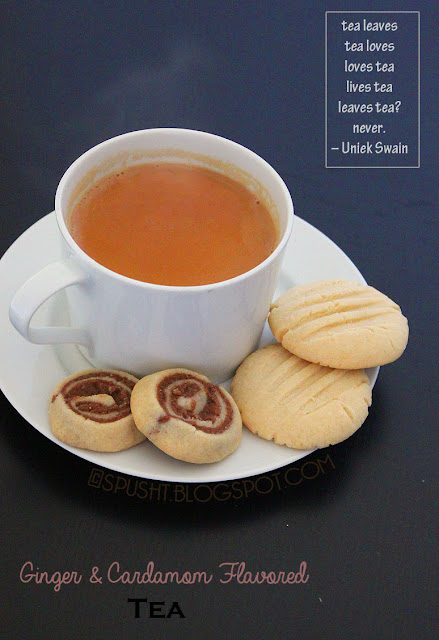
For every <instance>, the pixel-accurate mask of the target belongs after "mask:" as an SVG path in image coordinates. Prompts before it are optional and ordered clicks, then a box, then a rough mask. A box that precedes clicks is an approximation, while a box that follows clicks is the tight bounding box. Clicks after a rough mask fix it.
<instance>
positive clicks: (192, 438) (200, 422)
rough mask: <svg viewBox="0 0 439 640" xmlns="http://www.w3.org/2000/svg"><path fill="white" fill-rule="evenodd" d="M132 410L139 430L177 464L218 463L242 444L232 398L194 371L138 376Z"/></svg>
mask: <svg viewBox="0 0 439 640" xmlns="http://www.w3.org/2000/svg"><path fill="white" fill-rule="evenodd" d="M131 410H132V412H133V416H134V420H135V421H136V425H137V427H138V429H140V431H142V433H144V434H145V436H146V437H147V438H148V439H149V440H151V442H153V443H154V444H155V445H156V446H157V447H158V448H159V449H161V450H162V451H164V452H165V453H167V454H168V455H170V456H172V457H174V458H178V459H179V460H185V461H186V462H195V463H206V462H217V461H218V460H222V459H223V458H225V457H226V456H228V455H230V454H231V453H232V452H233V451H235V449H236V448H237V447H238V445H239V443H240V442H241V437H242V421H241V415H240V413H239V410H238V407H237V406H236V404H235V402H234V400H233V398H232V397H231V396H230V394H228V393H227V391H225V390H224V389H222V388H221V387H218V386H216V385H214V384H212V383H211V382H210V381H209V380H208V378H206V377H205V376H203V375H201V374H199V373H195V372H194V371H189V370H187V369H167V370H166V371H160V372H159V373H154V374H152V375H150V376H146V377H145V378H142V380H140V382H138V383H137V384H136V386H135V387H134V390H133V393H132V396H131Z"/></svg>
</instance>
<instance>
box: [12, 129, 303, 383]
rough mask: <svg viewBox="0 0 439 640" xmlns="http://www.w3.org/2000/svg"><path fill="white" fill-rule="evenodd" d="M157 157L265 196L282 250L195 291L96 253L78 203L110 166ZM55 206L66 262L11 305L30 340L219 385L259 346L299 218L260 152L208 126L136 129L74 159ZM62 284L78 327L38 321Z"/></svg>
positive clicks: (138, 370) (99, 363)
mask: <svg viewBox="0 0 439 640" xmlns="http://www.w3.org/2000/svg"><path fill="white" fill-rule="evenodd" d="M154 160H161V161H170V162H173V161H178V162H186V163H190V164H198V165H201V166H205V167H208V168H211V169H214V170H216V171H220V172H223V173H225V174H226V175H229V176H230V177H232V178H234V179H236V180H238V181H240V182H241V183H243V184H244V185H245V186H246V187H247V188H249V189H251V190H252V191H254V192H255V193H260V194H261V197H263V199H264V201H265V202H267V204H268V206H269V208H270V213H271V214H272V215H273V218H274V221H275V223H276V225H277V227H278V232H279V242H278V244H277V247H276V249H275V250H274V251H273V253H272V254H271V255H270V256H269V257H268V258H267V259H266V260H264V261H263V262H262V263H260V264H259V265H257V266H256V267H254V268H253V269H251V270H250V271H248V272H246V273H243V274H241V275H239V276H236V277H234V278H232V279H230V280H226V281H223V282H217V283H214V284H208V285H200V286H193V287H191V286H185V287H178V286H166V285H157V284H149V283H146V282H140V281H137V280H133V279H131V278H127V277H125V276H123V275H120V274H117V273H115V272H113V271H110V270H109V269H107V268H106V267H103V266H102V265H100V264H99V263H97V262H96V261H94V260H93V259H92V258H90V257H89V256H88V255H87V254H85V253H84V252H83V251H82V250H81V249H80V247H79V246H78V245H77V244H76V242H75V241H74V239H73V238H72V236H71V234H70V232H69V228H68V222H69V215H70V213H71V210H72V206H73V205H74V203H75V202H76V201H77V200H78V198H80V197H81V195H82V194H83V193H84V191H85V190H86V189H87V188H89V187H90V186H91V185H93V184H94V183H95V182H96V181H98V180H99V179H100V178H101V177H102V176H105V175H107V174H108V173H109V172H111V171H114V170H116V169H119V168H123V167H126V166H132V165H133V164H138V163H144V162H148V161H154ZM55 211H56V217H57V222H58V226H59V229H60V237H61V242H62V245H63V253H64V255H65V260H64V261H62V262H58V263H54V264H53V265H49V267H46V268H45V269H44V270H43V271H41V272H39V273H38V274H37V275H36V276H34V277H33V278H31V279H30V280H29V281H28V282H27V283H25V285H24V286H23V287H22V289H20V291H19V292H17V294H16V296H15V297H14V300H13V301H12V304H11V311H10V317H11V320H12V322H13V324H14V326H15V327H16V328H17V329H18V330H19V331H20V332H21V333H22V335H24V336H25V337H26V338H27V339H28V340H30V341H32V342H38V343H56V342H58V343H59V342H74V343H77V344H78V346H79V348H80V349H81V351H82V353H83V355H84V356H85V357H86V358H87V359H88V360H89V361H90V362H91V363H92V364H93V365H95V366H96V367H111V368H117V369H122V370H126V371H129V372H132V373H134V374H135V375H137V376H142V375H145V374H147V373H151V372H153V371H158V370H160V369H165V368H169V367H174V366H183V367H186V368H189V369H193V370H195V371H199V372H202V373H205V374H206V375H207V376H209V377H210V378H211V379H212V380H214V381H216V382H218V381H222V380H225V379H227V378H229V377H230V376H231V375H233V372H234V370H235V369H236V367H237V366H238V365H239V364H240V362H241V361H242V360H243V359H244V358H245V357H246V356H247V355H248V354H249V353H250V352H251V351H252V350H253V349H255V348H256V345H257V343H258V340H259V338H260V335H261V332H262V329H263V325H264V322H265V319H266V316H267V313H268V310H269V305H270V303H271V300H272V297H273V294H274V290H275V287H276V283H277V278H278V274H279V270H280V266H281V260H282V256H283V252H284V249H285V246H286V244H287V241H288V239H289V236H290V233H291V229H292V221H293V205H292V201H291V196H290V194H289V192H288V189H287V187H286V186H285V184H284V182H283V181H282V179H281V178H280V177H279V175H278V174H277V173H276V172H275V170H274V169H273V168H272V167H271V166H270V165H268V164H267V163H266V162H265V161H264V160H262V159H261V158H260V157H259V156H257V155H256V154H254V153H253V152H251V151H249V150H248V149H246V148H245V147H242V146H241V145H238V144H236V143H234V142H231V141H230V140H227V139H225V138H221V137H219V136H215V135H213V134H209V133H204V132H200V131H190V130H185V129H149V130H143V131H135V132H131V133H127V134H124V135H122V136H118V137H116V138H112V139H110V140H107V141H106V142H103V143H101V144H100V145H98V146H96V147H94V148H93V149H90V150H89V151H87V152H86V153H85V154H84V155H82V156H81V157H80V158H78V160H76V161H75V162H74V163H73V164H72V165H71V167H70V168H69V169H68V170H67V171H66V173H65V174H64V176H63V178H62V179H61V182H60V184H59V187H58V190H57V193H56V197H55ZM146 250H147V248H146ZM62 288H66V294H67V298H68V303H69V313H70V318H71V325H72V327H66V328H49V327H47V328H33V327H30V326H29V324H30V320H31V318H32V315H33V313H34V312H35V311H36V309H37V308H38V306H40V305H41V304H42V302H44V300H46V299H47V298H48V297H50V296H51V295H53V293H55V292H56V291H58V290H60V289H62Z"/></svg>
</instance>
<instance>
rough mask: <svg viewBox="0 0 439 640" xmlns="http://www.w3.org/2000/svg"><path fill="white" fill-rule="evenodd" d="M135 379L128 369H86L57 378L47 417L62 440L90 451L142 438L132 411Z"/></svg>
mask: <svg viewBox="0 0 439 640" xmlns="http://www.w3.org/2000/svg"><path fill="white" fill-rule="evenodd" d="M136 382H138V379H137V378H135V377H134V376H132V375H130V374H129V373H124V372H123V371H113V370H102V371H101V370H96V369H87V370H85V371H80V372H79V373H75V374H74V375H72V376H69V377H68V378H66V379H65V380H63V381H62V382H60V383H59V384H58V385H57V386H56V387H55V389H54V390H53V393H52V398H51V401H50V406H49V419H50V424H51V427H52V432H53V434H54V435H55V436H56V437H57V438H58V439H59V440H62V442H65V443H66V444H69V445H71V446H72V447H79V448H81V449H90V450H91V451H107V452H108V451H121V450H122V449H128V448H129V447H132V446H133V445H135V444H138V443H139V442H142V441H143V440H145V436H144V435H143V433H140V431H139V430H138V429H137V428H136V425H135V423H134V420H133V416H132V415H131V408H130V398H131V392H132V390H133V388H134V385H135V384H136Z"/></svg>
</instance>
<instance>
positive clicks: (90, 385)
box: [52, 371, 135, 422]
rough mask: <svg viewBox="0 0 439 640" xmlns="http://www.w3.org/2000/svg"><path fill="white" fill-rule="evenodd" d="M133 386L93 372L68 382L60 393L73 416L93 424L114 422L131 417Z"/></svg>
mask: <svg viewBox="0 0 439 640" xmlns="http://www.w3.org/2000/svg"><path fill="white" fill-rule="evenodd" d="M134 385H135V382H133V380H130V379H129V378H127V377H125V376H122V375H120V374H118V373H115V372H112V371H95V372H93V373H87V374H85V375H79V376H77V377H76V378H74V379H73V380H69V381H68V382H66V384H65V385H64V386H63V387H62V388H61V390H60V391H59V392H58V393H57V394H56V395H54V396H53V398H52V402H54V401H55V399H56V397H57V396H58V395H59V394H60V393H61V394H62V396H63V398H64V401H65V403H66V405H67V406H68V407H69V408H70V409H71V410H72V411H74V412H75V413H77V414H78V415H80V416H83V417H84V418H89V419H90V420H93V421H94V422H115V421H116V420H121V419H122V418H125V417H126V416H128V415H129V414H130V413H131V409H130V398H131V391H132V390H133V388H134Z"/></svg>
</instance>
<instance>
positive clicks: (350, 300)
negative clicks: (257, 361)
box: [268, 280, 408, 369]
mask: <svg viewBox="0 0 439 640" xmlns="http://www.w3.org/2000/svg"><path fill="white" fill-rule="evenodd" d="M268 322H269V324H270V327H271V330H272V332H273V335H274V337H275V338H276V340H277V341H278V342H280V343H281V344H282V346H284V347H285V349H288V351H290V352H291V353H294V354H295V355H296V356H299V357H300V358H304V359H305V360H309V361H310V362H315V363H317V364H321V365H324V366H327V367H333V368H336V369H363V368H367V367H376V366H379V365H382V364H387V363H388V362H393V361H394V360H396V359H397V358H399V356H400V355H401V354H402V353H403V351H404V349H405V347H406V345H407V340H408V324H407V319H406V318H405V317H404V316H403V315H402V313H401V309H400V308H399V307H398V305H397V304H396V303H395V302H393V301H392V300H391V299H390V298H388V297H387V296H385V295H384V294H383V293H380V292H379V291H377V290H376V289H374V288H373V287H369V286H367V285H364V284H358V283H356V282H348V281H346V280H321V281H319V282H312V283H310V284H305V285H301V286H298V287H294V288H293V289H290V290H289V291H287V292H286V293H285V294H283V295H282V296H280V298H278V299H277V300H276V301H275V302H274V303H273V304H272V305H271V311H270V315H269V318H268Z"/></svg>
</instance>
